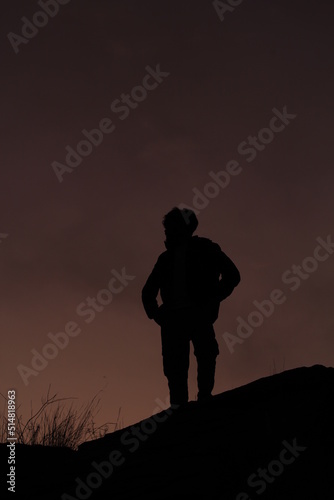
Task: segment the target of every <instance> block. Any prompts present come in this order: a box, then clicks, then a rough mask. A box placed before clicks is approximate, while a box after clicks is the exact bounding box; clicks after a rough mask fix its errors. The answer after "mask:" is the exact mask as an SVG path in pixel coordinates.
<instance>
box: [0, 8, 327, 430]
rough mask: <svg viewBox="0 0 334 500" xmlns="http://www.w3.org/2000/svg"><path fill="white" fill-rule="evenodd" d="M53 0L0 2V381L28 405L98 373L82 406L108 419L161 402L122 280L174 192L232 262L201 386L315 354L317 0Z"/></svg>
mask: <svg viewBox="0 0 334 500" xmlns="http://www.w3.org/2000/svg"><path fill="white" fill-rule="evenodd" d="M61 3H62V4H61ZM237 3H238V2H235V1H234V2H232V1H231V4H234V5H236V4H237ZM42 4H43V5H44V11H43V9H42V7H41V5H42ZM51 4H52V5H51ZM60 4H61V5H60ZM57 5H58V7H59V9H58V7H55V3H54V2H53V1H51V0H50V1H47V0H45V1H44V2H43V0H41V1H40V2H37V1H31V0H24V1H23V0H7V1H5V2H3V5H2V7H3V11H2V15H1V34H2V44H1V62H2V114H1V143H2V147H1V197H0V204H1V212H0V213H1V218H0V266H1V282H0V283H1V284H0V287H1V316H0V317H1V332H2V348H1V354H0V370H1V372H0V380H1V387H0V392H1V393H3V394H6V393H7V391H8V390H9V389H13V388H14V389H16V391H17V404H18V405H21V412H22V413H23V414H27V415H28V414H29V412H30V405H31V402H32V405H33V408H34V409H37V408H38V407H39V405H40V400H41V398H42V397H43V396H45V395H46V393H47V390H48V387H49V385H51V392H52V393H54V392H56V393H58V396H59V397H72V396H73V397H76V398H78V402H79V403H86V402H88V401H89V400H91V399H92V397H93V396H94V395H95V394H96V393H97V392H98V391H99V390H100V389H103V392H102V394H101V398H102V402H101V412H100V414H99V416H98V423H103V422H106V421H115V419H116V417H117V413H118V409H119V407H122V416H123V419H124V425H130V424H132V423H135V422H137V421H138V420H140V419H143V418H145V417H147V416H149V415H151V414H152V413H153V412H154V410H156V408H157V402H156V400H157V399H158V400H161V401H163V402H167V403H168V402H169V401H168V386H167V380H166V379H165V377H164V375H163V371H162V358H161V344H160V329H159V326H158V325H157V324H155V323H154V322H153V321H151V320H149V319H148V318H147V317H146V315H145V312H144V309H143V307H142V302H141V290H142V287H143V285H144V284H145V281H146V279H147V277H148V275H149V273H150V272H151V270H152V268H153V266H154V264H155V262H156V260H157V258H158V256H159V254H160V253H161V252H163V251H164V250H165V247H164V242H163V240H164V233H163V227H162V223H161V222H162V218H163V215H164V214H165V213H166V212H168V211H169V210H170V209H171V208H172V207H173V206H181V205H182V206H183V205H187V206H188V207H190V208H193V209H195V210H196V212H197V216H198V220H199V226H198V229H197V231H196V234H198V235H200V236H205V237H208V238H210V239H212V240H213V241H215V242H217V243H218V244H219V245H220V246H221V248H222V250H223V251H224V252H225V253H226V254H227V255H228V256H229V257H230V258H231V259H232V260H233V261H234V262H235V264H236V265H237V267H238V269H239V270H240V274H241V282H240V284H239V285H238V287H237V288H236V289H235V291H234V293H233V294H232V295H231V296H230V297H229V298H228V299H227V300H226V301H224V302H223V303H222V304H221V308H220V316H219V319H218V320H217V322H216V323H215V331H216V338H217V341H218V344H219V349H220V355H219V357H218V358H217V369H216V384H215V388H214V394H218V393H221V392H223V391H226V390H229V389H232V388H234V387H238V386H240V385H243V384H246V383H248V382H251V381H253V380H255V379H258V378H260V377H265V376H268V375H270V374H272V373H273V372H274V371H275V369H276V371H282V370H285V369H291V368H295V367H299V366H312V365H314V364H323V365H325V366H333V354H334V337H333V333H334V318H333V303H334V290H333V282H332V280H333V277H334V247H333V242H334V227H333V192H334V187H333V186H334V174H333V105H334V98H333V88H334V78H333V76H334V74H333V48H334V42H333V15H334V5H333V2H331V1H329V0H318V1H317V2H316V3H315V2H305V1H302V0H292V1H291V0H270V1H268V0H244V1H241V2H240V3H239V5H238V6H235V7H231V6H230V7H229V10H227V9H224V8H223V7H222V5H223V2H220V7H219V3H218V2H211V1H201V0H199V1H197V0H192V1H189V0H188V1H176V0H171V1H169V2H158V1H156V0H155V1H153V0H142V1H140V2H139V1H135V0H128V1H127V0H122V1H121V0H116V1H107V0H90V1H89V0H80V1H79V0H70V1H68V2H66V1H65V0H63V1H62V2H60V1H59V4H57ZM215 5H216V7H215ZM225 5H228V1H226V2H225ZM52 6H53V7H52ZM48 10H49V13H50V14H46V13H45V12H46V11H48ZM57 10H58V12H56V11H57ZM38 12H44V14H42V15H41V14H36V13H38ZM51 13H52V15H53V17H51ZM22 18H24V19H22ZM33 19H34V20H35V23H36V24H39V25H40V26H41V27H38V28H34V24H32V25H31V24H29V22H32V20H33ZM27 22H28V24H27ZM43 24H44V26H42V25H43ZM28 37H30V38H28ZM121 101H123V102H121ZM99 127H100V129H101V130H102V132H101V131H100V132H96V130H95V132H92V130H93V129H98V128H99ZM83 131H85V132H83ZM88 136H89V137H90V139H89V137H88ZM82 141H86V142H84V143H83V142H82ZM87 141H88V142H87ZM92 143H95V144H92ZM80 152H81V155H80ZM73 165H77V166H73ZM228 172H230V173H228ZM294 266H295V267H294ZM297 266H301V267H297ZM119 275H121V276H122V275H123V277H121V279H119V278H117V276H119ZM124 276H125V277H124ZM111 280H112V281H111ZM109 282H110V283H111V290H112V291H111V292H109V295H108V294H106V293H104V292H101V290H103V289H106V288H108V283H109ZM274 290H276V292H274ZM277 290H280V292H277ZM110 296H112V299H110V300H111V302H110V301H109V304H106V305H103V306H102V307H101V302H95V304H98V305H97V307H96V309H99V310H98V311H97V310H95V311H94V310H93V309H92V306H89V305H88V302H89V297H90V298H91V300H94V298H95V299H96V298H97V297H99V300H100V299H101V301H105V302H107V301H108V297H109V298H110ZM270 296H271V297H272V298H271V300H273V299H275V300H276V302H277V303H276V304H274V305H272V306H271V305H270V304H268V302H265V303H264V304H262V308H263V307H264V305H266V307H267V309H266V314H265V313H264V312H262V313H260V312H259V307H261V306H259V303H262V302H263V301H264V300H268V299H269V298H270ZM87 301H88V302H87ZM254 301H258V302H257V304H258V306H259V307H256V305H255V304H254ZM88 309H90V310H91V311H94V312H93V313H92V312H91V313H89V312H87V310H88ZM254 311H257V314H253V315H252V314H251V313H253V312H254ZM262 311H263V309H262ZM85 312H86V314H84V313H85ZM249 316H250V319H249V321H248V318H249ZM266 316H267V317H266ZM238 318H239V319H238ZM88 320H89V321H88ZM69 322H71V323H70V326H69V325H68V323H69ZM249 322H250V323H252V322H253V324H254V325H255V323H256V322H258V323H257V326H253V327H251V326H249V327H248V328H247V326H245V324H246V323H247V324H249ZM73 323H74V324H76V325H77V327H75V326H74V325H73ZM241 323H242V324H243V325H244V326H243V329H241V330H240V328H241V327H240V326H239V327H238V325H240V324H241ZM66 325H67V327H68V329H69V330H71V328H72V330H71V333H72V336H68V335H67V334H66V335H63V336H59V338H60V337H61V338H62V339H63V342H64V343H66V342H67V345H66V346H63V348H55V347H54V348H52V347H49V348H48V349H49V350H48V354H49V355H50V357H53V359H49V360H47V362H46V363H47V365H46V366H45V367H44V368H41V365H40V369H39V370H36V366H35V369H34V368H33V367H32V358H33V356H34V354H33V353H32V350H36V351H37V352H38V353H40V354H42V352H43V349H44V348H45V346H46V345H47V344H52V343H53V344H54V342H52V340H51V337H50V335H49V334H50V333H51V334H53V335H56V334H57V333H59V332H64V329H65V327H66ZM238 328H239V333H240V331H241V336H240V335H239V333H238V331H237V329H238ZM245 332H246V333H245ZM247 332H248V333H247ZM226 333H229V334H230V335H226ZM242 335H244V337H242ZM66 338H67V340H68V341H66V340H65V339H66ZM228 339H229V340H228ZM231 339H234V340H233V341H232V340H231ZM236 339H239V341H237V340H236ZM232 344H233V345H232ZM36 351H34V352H36ZM40 362H41V361H40ZM19 367H21V368H19ZM22 367H25V368H24V369H30V370H31V372H26V376H25V377H24V376H23V375H22V370H24V369H23V368H22ZM275 367H276V368H275ZM33 372H34V373H33ZM189 392H190V399H195V398H196V394H197V387H196V362H195V358H194V357H193V353H192V351H191V366H190V372H189Z"/></svg>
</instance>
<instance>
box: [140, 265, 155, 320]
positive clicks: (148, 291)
mask: <svg viewBox="0 0 334 500" xmlns="http://www.w3.org/2000/svg"><path fill="white" fill-rule="evenodd" d="M158 268H159V259H158V261H157V263H156V264H155V266H154V268H153V271H152V272H151V274H150V275H149V277H148V278H147V281H146V283H145V285H144V288H143V290H142V294H141V296H142V302H143V306H144V309H145V312H146V314H147V316H148V317H149V318H150V319H154V318H155V317H156V315H157V313H158V309H159V305H158V301H157V295H158V292H159V288H160V280H159V271H158Z"/></svg>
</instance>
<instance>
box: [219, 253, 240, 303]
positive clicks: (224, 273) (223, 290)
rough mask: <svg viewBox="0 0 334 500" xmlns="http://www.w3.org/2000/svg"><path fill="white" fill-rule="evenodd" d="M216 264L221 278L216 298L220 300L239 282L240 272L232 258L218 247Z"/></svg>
mask: <svg viewBox="0 0 334 500" xmlns="http://www.w3.org/2000/svg"><path fill="white" fill-rule="evenodd" d="M218 265H219V271H220V274H221V279H220V280H219V285H218V298H219V300H220V301H222V300H224V299H226V297H228V296H229V295H231V293H232V292H233V290H234V288H235V287H236V286H237V285H238V283H239V282H240V273H239V270H238V269H237V267H236V265H235V264H234V262H232V260H231V259H230V258H229V257H228V256H227V255H226V254H225V253H224V252H222V250H220V249H219V253H218Z"/></svg>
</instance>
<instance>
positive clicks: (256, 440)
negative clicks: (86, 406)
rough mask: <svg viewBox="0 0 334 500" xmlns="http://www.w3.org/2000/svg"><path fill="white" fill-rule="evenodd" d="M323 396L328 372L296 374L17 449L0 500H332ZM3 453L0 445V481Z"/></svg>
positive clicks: (332, 380)
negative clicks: (12, 479) (85, 434)
mask: <svg viewBox="0 0 334 500" xmlns="http://www.w3.org/2000/svg"><path fill="white" fill-rule="evenodd" d="M333 389H334V368H326V367H324V366H320V365H316V366H313V367H309V368H306V367H302V368H296V369H293V370H289V371H286V372H283V373H280V374H277V375H273V376H270V377H266V378H262V379H260V380H257V381H255V382H252V383H250V384H247V385H245V386H243V387H240V388H237V389H233V390H231V391H228V392H225V393H223V394H219V395H216V396H214V397H213V398H212V400H210V401H209V402H207V403H201V404H200V403H196V402H190V403H189V404H188V405H187V406H186V407H184V408H178V409H168V410H166V411H163V412H161V413H159V414H157V415H155V416H151V417H149V418H148V419H146V420H144V421H142V422H138V424H136V425H134V426H130V427H127V428H125V429H121V430H119V431H117V432H114V433H112V434H108V435H106V436H105V437H104V438H101V439H98V440H95V441H90V442H86V443H83V444H82V445H81V446H80V447H79V449H78V451H73V450H70V449H66V448H46V447H41V446H36V447H35V446H33V447H32V446H19V445H17V447H16V458H17V463H16V491H17V493H16V494H15V495H14V494H12V493H9V492H7V494H5V496H4V495H3V487H4V484H3V482H2V485H1V498H16V499H17V498H20V499H21V498H24V499H28V498H34V499H45V500H50V499H64V500H66V499H67V500H69V499H73V498H77V499H88V498H91V499H103V500H109V499H110V500H112V499H123V500H126V499H133V500H141V499H145V500H150V499H152V500H153V499H154V500H156V499H167V498H174V497H175V496H176V497H177V496H178V494H181V493H183V495H184V498H191V499H192V498H198V499H207V498H209V499H210V498H212V499H216V498H217V499H220V500H224V499H228V500H248V499H257V498H261V499H282V500H290V499H291V500H299V499H300V500H318V499H319V498H321V499H325V498H333V494H334V479H333V478H334V474H333V470H334V432H333V422H334V405H333V404H332V403H333V399H334V398H333V395H334V391H333ZM158 420H159V422H158ZM7 455H8V452H7V449H6V447H5V445H1V446H0V459H1V464H2V465H1V473H2V480H3V477H4V469H5V468H6V463H7ZM112 462H113V463H114V465H113V464H112ZM94 464H95V465H94ZM4 465H5V467H4ZM7 468H8V466H7ZM65 493H66V495H65Z"/></svg>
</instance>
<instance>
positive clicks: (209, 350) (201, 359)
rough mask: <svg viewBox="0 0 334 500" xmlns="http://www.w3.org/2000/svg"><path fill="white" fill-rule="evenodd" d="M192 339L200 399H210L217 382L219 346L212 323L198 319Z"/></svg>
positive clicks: (198, 396)
mask: <svg viewBox="0 0 334 500" xmlns="http://www.w3.org/2000/svg"><path fill="white" fill-rule="evenodd" d="M191 340H192V342H193V345H194V354H195V356H196V359H197V385H198V395H197V399H198V401H203V400H205V399H209V398H210V396H211V392H212V390H213V387H214V384H215V371H216V357H217V356H218V354H219V347H218V343H217V340H216V337H215V331H214V328H213V325H212V324H211V323H207V322H204V321H198V322H197V324H196V325H194V327H193V331H192V336H191Z"/></svg>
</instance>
